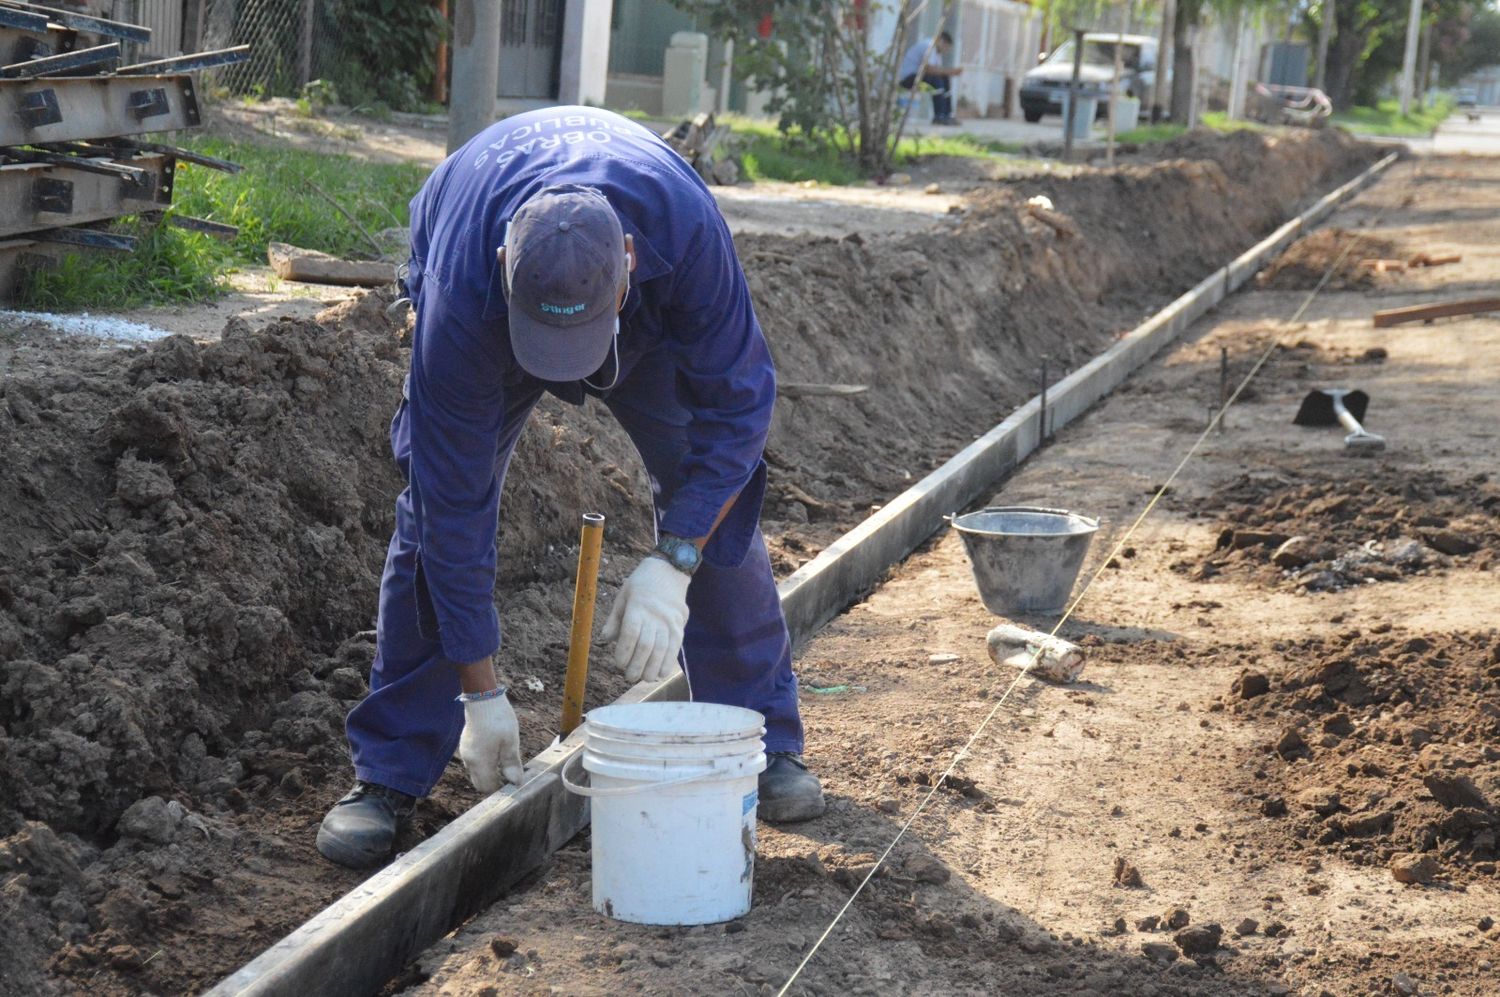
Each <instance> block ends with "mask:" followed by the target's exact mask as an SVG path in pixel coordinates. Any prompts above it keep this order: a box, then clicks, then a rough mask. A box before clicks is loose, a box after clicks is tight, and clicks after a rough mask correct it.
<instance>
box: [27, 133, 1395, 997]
mask: <svg viewBox="0 0 1500 997" xmlns="http://www.w3.org/2000/svg"><path fill="white" fill-rule="evenodd" d="M1193 141H1194V142H1195V143H1197V145H1195V146H1194V147H1193V148H1192V149H1191V150H1190V151H1192V152H1194V153H1195V154H1197V155H1199V156H1200V157H1202V158H1197V159H1192V160H1174V161H1167V162H1162V163H1158V164H1154V165H1139V166H1128V167H1124V168H1122V169H1120V170H1116V171H1102V170H1100V171H1086V172H1083V173H1082V174H1080V175H1078V176H1076V177H1071V178H1066V179H1064V178H1056V177H1050V176H1043V177H1034V178H1028V179H1024V180H1017V181H1013V182H1008V183H1005V184H1000V185H996V186H994V187H993V188H992V189H987V190H981V191H978V192H976V193H974V194H973V195H972V196H971V197H970V198H969V200H968V202H967V208H966V211H965V212H964V214H963V216H962V218H961V219H959V220H958V221H957V223H956V224H954V225H952V226H951V227H949V228H945V229H936V230H934V231H933V232H930V233H923V234H919V235H905V236H901V237H881V236H879V235H878V234H873V233H872V234H871V235H869V236H867V237H858V238H855V237H850V238H845V239H841V240H832V239H816V238H782V237H773V236H751V237H747V238H744V239H742V240H740V242H739V250H740V254H741V257H742V259H743V261H744V264H745V267H746V271H747V274H748V276H749V279H750V283H751V289H752V293H753V295H754V299H755V305H756V309H757V312H758V314H759V316H760V318H761V321H762V324H763V325H764V326H765V328H766V331H767V335H768V337H769V339H770V341H771V344H772V348H773V351H774V353H775V355H776V359H777V362H778V366H779V369H780V374H781V378H782V380H783V381H784V382H790V383H855V384H865V385H867V386H868V388H869V390H868V391H867V392H865V393H864V394H860V395H856V396H853V397H849V398H829V397H798V398H784V399H783V401H782V404H781V405H780V406H779V407H778V412H777V417H776V423H775V426H774V429H773V433H772V437H771V442H770V446H769V452H768V459H769V461H770V463H771V465H772V477H771V485H770V493H769V495H768V499H767V505H766V510H765V513H764V525H765V529H766V532H767V534H768V537H769V538H770V539H771V542H772V547H773V556H774V557H775V559H776V564H777V567H778V569H779V570H781V571H787V570H790V569H792V568H794V567H795V566H796V565H797V564H800V563H801V562H802V561H804V560H805V559H807V558H808V557H810V556H811V555H812V554H813V553H815V552H816V550H818V549H820V548H821V547H822V546H823V545H825V544H826V543H827V542H828V541H829V540H830V539H831V538H833V537H834V536H836V535H837V534H838V533H840V532H842V531H843V530H844V529H846V528H848V527H849V526H850V525H852V524H853V523H855V522H857V521H858V520H859V519H860V518H862V517H863V516H864V515H865V514H866V513H867V511H868V509H869V506H870V505H871V504H872V503H878V502H881V501H884V500H885V499H886V498H888V497H889V496H890V495H892V494H894V493H895V492H897V491H899V490H900V489H901V488H903V487H905V486H906V485H907V484H909V483H910V481H912V480H914V479H915V478H916V477H919V476H921V475H922V474H923V473H925V472H926V471H927V470H928V469H930V468H931V467H932V466H934V465H935V464H936V463H938V462H940V461H941V460H942V459H944V458H946V456H948V455H949V454H950V453H951V452H952V451H953V450H955V449H956V448H957V447H958V446H960V445H962V444H965V443H967V442H968V441H969V440H970V439H971V438H972V437H973V436H974V435H975V434H977V433H979V432H982V431H983V430H984V429H986V428H988V427H989V426H990V425H992V424H993V423H995V422H997V421H999V419H1000V418H1002V417H1003V416H1004V415H1005V414H1007V413H1008V412H1009V411H1010V410H1011V409H1013V408H1014V407H1015V406H1016V405H1017V404H1018V403H1020V402H1021V401H1023V400H1024V399H1025V398H1026V397H1027V396H1029V395H1030V394H1031V393H1033V392H1034V390H1035V387H1036V376H1037V371H1038V368H1039V367H1040V365H1041V362H1042V360H1043V358H1044V357H1046V358H1050V361H1049V362H1050V364H1051V365H1052V368H1053V369H1054V370H1056V371H1057V372H1058V374H1057V376H1061V374H1062V372H1063V370H1064V369H1067V368H1071V367H1075V366H1077V365H1078V364H1081V363H1083V362H1084V361H1085V360H1087V359H1088V358H1089V357H1091V356H1093V355H1095V354H1096V353H1097V352H1099V351H1100V350H1101V349H1102V348H1104V347H1105V346H1107V345H1108V344H1109V343H1110V342H1111V341H1112V339H1113V338H1114V336H1115V335H1117V334H1118V333H1119V332H1120V331H1122V330H1124V329H1126V328H1129V327H1130V326H1131V325H1133V324H1134V322H1135V321H1137V320H1138V319H1139V318H1141V317H1142V316H1143V315H1145V314H1146V313H1147V312H1149V311H1150V310H1151V309H1152V308H1154V307H1157V306H1159V305H1161V304H1163V303H1165V301H1166V300H1167V299H1169V298H1170V297H1171V296H1173V295H1174V294H1176V293H1178V292H1180V291H1181V290H1183V289H1185V288H1186V287H1188V286H1190V285H1191V284H1193V283H1194V282H1196V281H1197V280H1198V279H1200V278H1201V277H1202V275H1203V273H1204V272H1205V271H1206V270H1207V269H1208V268H1209V267H1210V266H1213V265H1217V264H1218V263H1221V262H1222V261H1223V260H1225V259H1227V258H1228V257H1229V256H1230V255H1231V254H1233V253H1234V252H1237V251H1239V250H1240V249H1242V248H1244V247H1245V246H1247V245H1248V244H1250V242H1251V241H1252V240H1253V239H1254V238H1255V237H1256V236H1258V235H1260V234H1263V233H1264V232H1265V231H1267V230H1269V229H1270V228H1272V227H1273V226H1274V225H1275V224H1277V223H1279V222H1280V221H1282V220H1283V219H1284V218H1285V217H1286V216H1287V215H1289V214H1290V213H1292V211H1293V210H1294V209H1295V208H1296V207H1297V205H1298V204H1299V203H1301V202H1303V201H1306V200H1308V199H1310V198H1311V197H1312V196H1315V195H1317V194H1319V193H1321V192H1322V191H1323V190H1326V189H1327V188H1328V187H1330V186H1332V185H1333V184H1334V183H1336V182H1339V181H1342V180H1344V179H1347V177H1348V176H1350V175H1351V174H1352V173H1353V172H1355V171H1356V170H1357V169H1359V168H1360V167H1362V166H1363V165H1366V164H1367V163H1368V162H1369V161H1371V160H1372V159H1373V158H1374V153H1373V152H1372V151H1371V150H1369V149H1366V148H1364V147H1360V146H1358V145H1356V144H1354V143H1352V142H1350V141H1348V140H1347V139H1346V138H1343V137H1341V136H1339V135H1337V134H1322V135H1311V134H1296V135H1287V136H1251V137H1245V136H1239V135H1237V136H1231V137H1228V138H1225V139H1222V140H1214V141H1208V140H1203V139H1194V140H1193ZM1038 193H1041V194H1046V195H1047V196H1048V197H1049V198H1050V199H1051V201H1052V203H1053V205H1054V210H1045V209H1042V208H1037V207H1032V206H1028V205H1027V204H1026V203H1025V202H1026V200H1027V199H1028V198H1030V197H1032V196H1033V195H1035V194H1038ZM4 355H5V357H6V359H7V371H6V374H5V377H4V380H3V382H0V452H3V453H4V454H5V456H6V460H5V461H4V462H3V464H0V535H3V536H5V537H6V542H5V544H4V547H3V557H0V912H3V914H0V921H3V927H4V929H5V930H6V933H7V936H8V950H7V959H6V960H5V961H4V963H3V964H0V993H6V994H9V993H28V994H29V993H48V992H68V991H73V990H78V989H87V990H88V991H90V992H94V993H135V992H141V991H151V992H186V991H190V990H195V989H200V988H202V987H203V986H204V985H206V984H209V983H211V982H213V981H214V980H216V979H217V978H219V977H221V976H222V975H224V974H225V973H227V972H229V971H230V970H232V969H234V968H235V967H236V966H237V965H239V964H241V963H242V962H244V961H245V960H247V959H248V958H250V957H251V956H253V955H254V954H255V953H256V952H258V951H259V950H261V949H262V948H264V947H265V946H266V945H268V944H269V943H271V942H272V941H274V940H275V939H276V938H277V937H279V936H281V935H282V934H284V933H285V932H286V931H287V930H289V929H290V928H292V927H294V926H295V925H296V924H298V923H300V922H301V921H302V920H304V919H305V918H307V917H308V916H310V915H311V914H313V913H314V912H316V910H318V909H319V908H321V907H322V906H324V905H326V904H327V903H328V902H330V901H331V900H333V899H335V898H336V897H338V896H339V895H341V894H342V893H344V892H345V891H347V890H348V889H349V888H350V887H351V886H353V885H354V884H355V883H356V882H358V880H359V879H360V876H359V875H358V874H356V873H352V872H347V871H345V870H341V869H336V868H334V867H331V866H329V865H328V864H326V863H324V862H322V861H321V860H320V859H319V858H318V857H317V856H316V854H315V852H314V851H313V847H312V834H313V830H314V828H315V827H316V824H317V821H318V819H320V817H321V815H322V813H323V811H324V810H325V809H326V808H327V806H328V805H329V804H330V803H331V802H332V801H333V800H334V799H336V798H337V796H338V795H340V793H341V792H342V790H343V787H344V784H345V783H346V781H347V779H348V777H349V776H348V771H347V757H346V746H345V743H344V740H343V733H342V726H343V718H344V715H345V713H346V712H347V709H348V707H349V706H350V705H351V704H352V703H353V702H355V701H357V700H358V699H359V698H360V697H361V696H362V695H363V694H364V691H365V682H366V678H367V676H368V669H369V664H370V661H371V658H372V656H373V652H374V647H373V633H372V627H373V614H374V607H375V595H376V590H377V586H378V578H379V571H380V566H381V562H382V558H383V552H384V546H385V543H386V540H387V537H388V535H389V531H390V527H391V503H392V500H393V498H394V496H395V494H396V492H397V491H398V489H399V487H400V482H399V480H398V477H397V474H396V470H395V467H394V465H393V464H392V462H391V460H390V456H389V446H388V442H387V435H386V434H387V421H388V419H389V416H390V413H391V412H392V411H393V409H394V404H395V400H396V399H397V397H398V396H399V391H400V382H401V377H402V374H403V372H404V368H405V365H406V351H405V350H404V349H403V347H402V346H401V342H400V335H399V330H396V329H393V328H391V327H389V326H388V325H387V324H386V323H385V320H384V319H383V317H382V312H381V310H380V308H379V307H378V301H376V299H374V298H370V299H366V301H365V303H364V304H363V305H359V306H356V307H354V308H352V309H344V310H342V312H341V313H340V314H335V315H329V316H327V319H326V321H325V323H323V324H317V323H309V322H292V321H284V322H279V323H275V324H272V325H269V326H266V327H263V328H250V327H249V326H247V325H245V324H244V323H241V322H233V323H231V324H230V325H229V327H227V328H226V329H225V332H224V335H223V337H222V339H221V340H220V341H218V342H213V343H207V344H201V343H196V342H194V341H192V340H190V339H188V338H186V337H173V338H170V339H168V340H165V341H162V342H160V343H158V344H155V345H153V346H151V347H147V348H135V349H123V350H115V349H109V350H104V349H96V348H88V347H81V346H78V345H77V344H70V343H64V342H60V341H46V340H44V339H41V338H37V337H26V336H24V335H23V336H21V337H20V338H18V339H16V340H15V341H14V342H11V343H7V344H5V345H4ZM935 358H938V359H936V360H935ZM645 494H646V490H645V487H644V481H643V476H642V474H641V472H640V470H639V468H638V465H637V462H636V461H635V460H634V458H633V455H632V454H631V451H630V448H629V445H628V442H627V441H626V440H625V438H624V437H623V434H622V433H621V432H620V431H619V430H618V429H617V428H616V427H615V426H614V425H613V423H612V422H611V421H610V420H608V419H607V418H605V417H604V416H603V410H602V408H601V407H599V406H590V407H587V408H583V409H575V408H571V407H568V406H566V405H562V404H560V403H555V402H552V401H550V400H549V401H548V402H546V403H544V404H543V405H541V406H540V407H539V409H538V414H537V417H536V418H534V419H533V421H532V423H531V425H530V426H529V428H528V430H527V432H526V434H525V436H524V438H523V440H522V443H521V445H520V450H519V452H518V454H517V457H516V460H515V462H514V464H513V466H512V473H511V476H510V481H509V483H508V487H507V489H506V493H505V497H504V502H503V508H502V526H501V531H500V550H501V572H500V580H499V581H500V584H499V586H498V588H497V601H498V603H499V605H500V607H501V610H502V614H503V619H504V621H505V629H506V637H505V640H506V645H505V649H504V650H503V652H502V668H503V669H504V670H505V671H507V672H508V673H509V678H510V680H511V684H512V687H513V688H515V689H516V690H517V693H516V695H517V707H518V711H519V712H520V714H521V716H522V720H523V728H524V731H525V745H524V746H525V748H526V750H527V752H528V753H532V752H534V751H536V750H538V749H539V748H540V747H541V746H543V745H544V744H546V743H547V742H548V741H550V740H551V737H552V735H553V733H554V727H553V724H554V718H555V716H556V712H557V703H558V700H559V685H560V677H561V669H562V660H563V654H562V651H563V647H564V642H565V640H566V629H567V615H568V611H569V606H570V602H571V572H572V566H573V561H574V557H575V554H576V552H575V551H574V550H573V548H572V545H573V544H574V543H576V524H577V522H578V515H579V513H581V512H583V511H603V512H605V513H606V514H607V515H608V516H609V518H610V522H611V524H612V525H611V531H610V538H609V541H608V543H609V550H608V562H607V563H606V565H605V568H604V575H605V579H606V581H607V582H611V583H613V582H617V581H618V580H619V578H620V577H622V575H623V573H624V571H625V570H626V569H627V568H628V566H629V564H630V563H631V560H632V555H634V554H637V553H639V552H640V550H641V549H643V547H644V544H645V540H646V537H647V535H648V531H647V524H648V512H647V510H646V509H645V508H644V506H643V505H642V502H641V497H642V496H644V495H645ZM621 691H623V690H622V686H621V683H620V681H619V680H618V679H617V678H615V677H614V676H612V675H611V674H610V673H609V672H608V671H607V670H606V669H604V668H600V669H596V674H595V676H594V682H593V685H592V688H591V690H590V693H591V699H592V701H594V702H601V701H607V700H609V699H611V698H613V697H614V696H616V695H618V694H619V693H620V692H621ZM472 800H473V796H472V793H471V792H470V791H469V790H468V789H467V788H466V786H465V784H464V783H463V780H462V777H461V774H457V773H455V772H454V771H451V770H450V773H449V775H448V777H447V778H445V780H444V781H443V783H442V784H441V785H440V787H439V788H438V790H437V791H435V793H434V794H433V796H432V797H431V798H430V799H429V800H428V801H426V802H425V803H424V804H423V806H422V807H421V809H420V811H419V815H418V818H417V820H416V821H415V823H414V826H413V827H412V828H411V829H410V831H409V832H408V836H407V839H406V841H405V843H406V844H408V845H409V844H410V843H412V842H414V841H415V840H419V839H420V838H421V837H422V836H425V835H427V834H430V833H431V832H432V831H433V830H435V829H436V828H438V827H440V826H441V825H442V824H444V823H446V822H447V821H448V820H450V819H451V818H452V817H453V816H456V815H457V814H458V813H461V812H462V811H463V809H464V808H465V807H466V806H467V805H468V804H469V803H470V802H472Z"/></svg>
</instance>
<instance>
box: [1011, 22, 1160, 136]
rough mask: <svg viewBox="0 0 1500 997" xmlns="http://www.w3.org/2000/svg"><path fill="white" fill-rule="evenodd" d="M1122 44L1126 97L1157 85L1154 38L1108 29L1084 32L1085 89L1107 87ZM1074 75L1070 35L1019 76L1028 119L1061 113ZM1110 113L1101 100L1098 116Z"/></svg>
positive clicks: (1122, 83) (1082, 72) (1080, 77)
mask: <svg viewBox="0 0 1500 997" xmlns="http://www.w3.org/2000/svg"><path fill="white" fill-rule="evenodd" d="M1116 45H1120V46H1121V54H1122V57H1123V58H1122V62H1123V65H1122V67H1121V70H1120V87H1121V89H1122V90H1123V92H1124V93H1125V95H1126V96H1127V97H1140V98H1143V99H1144V98H1145V97H1146V95H1147V94H1148V93H1149V92H1150V90H1151V88H1152V87H1154V86H1155V85H1156V39H1155V38H1152V37H1150V36H1149V35H1117V34H1110V33H1109V32H1107V31H1100V32H1091V33H1089V34H1086V35H1084V36H1083V66H1082V68H1081V69H1080V71H1079V74H1078V82H1079V85H1080V86H1083V87H1084V88H1086V89H1087V90H1093V91H1108V90H1109V85H1110V82H1111V81H1112V80H1113V79H1114V77H1115V46H1116ZM1072 79H1073V39H1071V38H1069V39H1068V40H1067V41H1065V42H1063V43H1062V44H1061V45H1059V46H1058V47H1057V50H1056V51H1054V52H1053V53H1052V54H1051V55H1049V56H1047V59H1046V61H1045V62H1043V63H1042V64H1041V65H1040V66H1038V67H1036V68H1035V69H1033V70H1031V71H1030V72H1028V73H1027V74H1026V75H1025V76H1023V77H1022V78H1021V113H1022V114H1023V115H1025V116H1026V120H1027V121H1032V122H1036V121H1041V120H1042V116H1043V115H1046V114H1061V113H1062V101H1063V95H1064V94H1065V93H1067V90H1068V85H1069V83H1070V81H1071V80H1072ZM1108 113H1109V109H1108V107H1107V106H1106V105H1105V102H1104V101H1100V107H1099V114H1100V116H1103V115H1106V114H1108Z"/></svg>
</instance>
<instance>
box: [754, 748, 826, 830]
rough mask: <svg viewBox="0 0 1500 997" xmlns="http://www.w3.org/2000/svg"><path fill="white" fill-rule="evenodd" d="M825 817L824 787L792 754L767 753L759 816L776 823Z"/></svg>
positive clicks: (761, 779) (761, 781) (788, 752)
mask: <svg viewBox="0 0 1500 997" xmlns="http://www.w3.org/2000/svg"><path fill="white" fill-rule="evenodd" d="M822 814H823V784H822V783H821V782H819V781H818V777H817V776H815V775H813V774H812V773H811V772H809V771H807V766H806V765H804V764H802V756H801V755H799V754H797V753H795V752H792V751H771V752H767V753H766V770H765V771H764V772H762V773H761V774H760V803H759V816H760V819H761V820H768V821H770V822H771V823H773V824H790V823H792V822H794V821H799V820H812V819H813V818H814V817H820V816H822Z"/></svg>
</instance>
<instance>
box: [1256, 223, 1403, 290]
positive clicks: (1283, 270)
mask: <svg viewBox="0 0 1500 997" xmlns="http://www.w3.org/2000/svg"><path fill="white" fill-rule="evenodd" d="M1400 257H1401V253H1400V251H1399V250H1398V249H1397V248H1396V244H1395V243H1393V242H1391V241H1390V240H1389V239H1383V238H1381V237H1379V236H1376V235H1372V234H1370V233H1368V232H1347V231H1345V230H1344V229H1341V228H1326V229H1319V230H1318V231H1316V232H1314V233H1312V234H1311V235H1305V236H1303V237H1302V238H1300V239H1298V240H1297V241H1296V242H1294V243H1292V244H1291V245H1290V246H1288V247H1287V250H1286V252H1284V253H1282V254H1281V255H1280V256H1278V257H1276V259H1275V260H1274V261H1272V263H1271V265H1270V266H1268V267H1266V269H1264V270H1262V271H1261V272H1260V273H1258V274H1256V275H1255V286H1256V287H1260V288H1265V289H1267V290H1273V291H1311V290H1313V289H1314V288H1316V287H1323V288H1324V289H1325V290H1329V291H1358V290H1362V289H1364V288H1367V287H1374V286H1375V285H1376V284H1377V283H1379V275H1377V274H1376V273H1375V271H1374V270H1373V269H1372V268H1370V267H1362V266H1360V261H1361V260H1366V259H1376V260H1388V259H1395V258H1400ZM1330 270H1332V275H1331V276H1328V283H1327V284H1324V283H1323V278H1324V276H1325V275H1328V274H1329V271H1330Z"/></svg>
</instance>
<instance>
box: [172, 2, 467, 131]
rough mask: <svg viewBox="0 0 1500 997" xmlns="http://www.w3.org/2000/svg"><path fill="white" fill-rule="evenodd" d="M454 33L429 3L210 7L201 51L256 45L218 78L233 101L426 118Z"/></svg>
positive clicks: (209, 4) (225, 4)
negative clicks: (313, 94) (309, 91)
mask: <svg viewBox="0 0 1500 997" xmlns="http://www.w3.org/2000/svg"><path fill="white" fill-rule="evenodd" d="M446 31H447V25H446V22H445V20H444V18H443V15H442V14H441V13H440V12H439V9H438V8H437V7H436V6H435V5H433V4H432V3H430V2H428V0H203V27H202V41H201V47H202V48H204V49H218V48H227V47H229V46H231V45H249V46H250V58H249V59H248V60H247V61H245V62H242V63H240V64H238V65H235V66H229V67H226V68H224V69H221V70H217V71H215V72H214V73H213V74H211V82H212V83H213V84H216V85H218V86H221V87H224V88H225V89H227V90H228V91H230V92H231V93H235V94H244V95H250V96H258V97H296V96H300V95H302V94H303V93H304V90H305V88H306V87H307V85H308V84H309V83H311V82H312V81H315V80H317V81H322V82H321V89H322V91H323V92H322V93H321V94H320V95H319V96H320V97H321V98H322V99H325V100H328V101H329V102H333V103H341V104H347V105H351V106H357V105H370V104H374V103H382V104H385V105H386V106H388V107H393V108H397V109H400V110H418V109H420V108H421V106H422V105H423V104H424V102H425V101H426V99H427V97H428V95H429V93H430V90H431V85H432V77H433V73H434V72H435V70H436V65H437V51H438V47H439V44H440V43H441V41H442V39H443V38H444V37H445V35H446Z"/></svg>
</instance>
